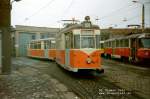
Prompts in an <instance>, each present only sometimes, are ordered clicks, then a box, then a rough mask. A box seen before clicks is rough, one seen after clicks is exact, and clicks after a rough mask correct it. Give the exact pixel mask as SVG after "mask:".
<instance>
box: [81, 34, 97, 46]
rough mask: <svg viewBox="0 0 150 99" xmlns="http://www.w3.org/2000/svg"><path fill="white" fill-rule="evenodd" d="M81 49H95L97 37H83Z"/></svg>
mask: <svg viewBox="0 0 150 99" xmlns="http://www.w3.org/2000/svg"><path fill="white" fill-rule="evenodd" d="M81 48H95V37H93V36H82V37H81Z"/></svg>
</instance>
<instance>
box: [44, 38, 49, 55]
mask: <svg viewBox="0 0 150 99" xmlns="http://www.w3.org/2000/svg"><path fill="white" fill-rule="evenodd" d="M49 42H50V41H44V52H45V53H44V54H45V58H49V53H48V49H49V47H50V45H49V44H50V43H49Z"/></svg>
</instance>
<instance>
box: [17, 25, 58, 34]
mask: <svg viewBox="0 0 150 99" xmlns="http://www.w3.org/2000/svg"><path fill="white" fill-rule="evenodd" d="M15 30H16V31H29V32H53V33H57V32H58V31H59V28H50V27H36V26H24V25H16V26H15Z"/></svg>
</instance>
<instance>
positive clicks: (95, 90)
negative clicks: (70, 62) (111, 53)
mask: <svg viewBox="0 0 150 99" xmlns="http://www.w3.org/2000/svg"><path fill="white" fill-rule="evenodd" d="M103 67H104V69H105V73H104V74H100V75H99V74H97V75H94V74H93V73H88V74H87V73H86V74H85V73H72V72H68V71H66V70H64V69H62V68H60V67H59V66H58V65H56V63H55V62H52V61H40V60H37V59H31V58H23V57H22V58H15V59H13V70H12V71H13V72H12V74H11V75H10V76H2V75H0V97H2V99H67V98H68V99H73V98H74V99H149V97H150V93H149V92H150V88H149V82H150V72H149V68H143V67H136V66H132V65H128V64H123V63H119V62H116V61H111V60H105V59H103ZM6 78H7V79H6ZM0 99H1V98H0Z"/></svg>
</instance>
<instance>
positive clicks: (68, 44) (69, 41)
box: [65, 35, 72, 48]
mask: <svg viewBox="0 0 150 99" xmlns="http://www.w3.org/2000/svg"><path fill="white" fill-rule="evenodd" d="M65 47H66V48H72V37H71V35H66V36H65Z"/></svg>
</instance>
